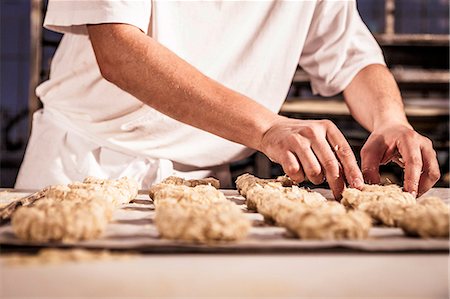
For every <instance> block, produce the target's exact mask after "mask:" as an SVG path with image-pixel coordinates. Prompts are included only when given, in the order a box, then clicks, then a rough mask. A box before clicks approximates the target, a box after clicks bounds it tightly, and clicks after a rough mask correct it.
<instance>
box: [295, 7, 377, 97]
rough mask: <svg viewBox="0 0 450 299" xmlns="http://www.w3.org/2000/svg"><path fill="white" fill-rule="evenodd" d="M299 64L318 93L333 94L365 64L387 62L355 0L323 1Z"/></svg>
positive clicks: (312, 23) (347, 82)
mask: <svg viewBox="0 0 450 299" xmlns="http://www.w3.org/2000/svg"><path fill="white" fill-rule="evenodd" d="M299 64H300V66H301V67H302V68H303V69H304V70H305V71H306V72H307V73H308V74H309V77H310V80H311V88H312V91H313V93H314V94H321V95H322V96H332V95H335V94H338V93H340V92H342V91H343V90H344V89H345V88H346V87H347V85H348V84H350V82H351V81H352V79H353V78H354V77H355V75H356V74H357V73H358V72H359V71H360V70H361V69H363V68H364V67H366V66H368V65H370V64H382V65H385V61H384V57H383V53H382V51H381V49H380V47H379V45H378V43H377V42H376V40H375V38H374V37H373V36H372V34H371V33H370V31H369V29H368V28H367V27H366V25H365V24H364V23H363V21H362V20H361V17H360V15H359V13H358V10H357V8H356V3H355V1H320V2H318V4H317V7H316V11H315V13H314V17H313V20H312V22H311V25H310V28H309V31H308V36H307V38H306V41H305V45H304V48H303V52H302V54H301V56H300V61H299Z"/></svg>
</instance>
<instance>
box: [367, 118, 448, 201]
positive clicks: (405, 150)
mask: <svg viewBox="0 0 450 299" xmlns="http://www.w3.org/2000/svg"><path fill="white" fill-rule="evenodd" d="M361 159H362V171H363V174H364V178H365V180H366V182H367V183H369V184H378V183H380V173H379V166H380V165H382V164H383V165H384V164H387V163H389V162H391V161H393V162H396V163H397V164H399V165H400V166H402V167H404V168H405V181H404V190H405V191H407V192H410V193H411V194H413V195H414V196H417V195H419V196H420V195H422V194H423V193H425V192H426V191H428V190H429V189H430V188H431V187H433V185H434V184H435V183H436V182H437V181H438V180H439V177H440V172H439V164H438V161H437V159H436V152H435V151H434V149H433V145H432V143H431V141H430V140H429V139H428V138H426V137H424V136H421V135H420V134H419V133H417V132H416V131H414V129H413V128H412V127H411V126H410V125H409V124H403V123H401V124H384V125H383V126H382V127H381V128H377V129H375V130H374V131H373V132H372V134H371V135H370V136H369V139H368V140H367V142H366V144H365V145H364V147H363V148H362V150H361Z"/></svg>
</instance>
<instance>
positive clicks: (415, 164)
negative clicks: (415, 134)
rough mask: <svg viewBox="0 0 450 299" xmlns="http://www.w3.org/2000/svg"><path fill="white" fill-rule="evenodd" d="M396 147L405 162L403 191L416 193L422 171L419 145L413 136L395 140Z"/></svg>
mask: <svg viewBox="0 0 450 299" xmlns="http://www.w3.org/2000/svg"><path fill="white" fill-rule="evenodd" d="M397 147H398V151H399V153H400V155H401V156H402V159H403V161H404V162H405V179H404V185H403V188H404V189H405V191H407V192H409V193H411V194H413V195H414V196H416V195H417V192H418V191H419V180H420V175H421V172H422V166H423V163H422V152H421V149H420V145H419V144H418V143H417V142H416V140H414V138H403V139H402V140H401V141H399V142H397Z"/></svg>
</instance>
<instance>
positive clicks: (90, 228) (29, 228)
mask: <svg viewBox="0 0 450 299" xmlns="http://www.w3.org/2000/svg"><path fill="white" fill-rule="evenodd" d="M112 212H113V205H112V204H111V203H109V202H107V201H105V200H103V199H100V198H92V199H88V200H64V199H61V198H48V197H46V198H43V199H41V200H39V201H37V202H36V203H35V204H34V205H33V206H30V207H22V208H19V209H18V210H17V211H16V212H15V213H14V214H13V216H12V221H11V222H12V228H13V230H14V233H15V234H16V235H17V236H18V237H19V238H20V239H22V240H25V241H32V242H52V241H58V242H59V241H60V242H64V243H65V242H75V241H79V240H87V239H94V238H96V237H98V236H100V235H101V233H102V232H103V231H104V230H105V228H106V225H107V223H108V221H109V220H110V219H111V217H112Z"/></svg>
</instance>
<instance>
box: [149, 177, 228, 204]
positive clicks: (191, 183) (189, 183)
mask: <svg viewBox="0 0 450 299" xmlns="http://www.w3.org/2000/svg"><path fill="white" fill-rule="evenodd" d="M166 185H177V186H186V187H196V186H200V185H206V186H212V187H214V188H215V189H219V188H220V182H219V180H218V179H215V178H212V177H210V178H205V179H200V180H185V179H183V178H180V177H176V176H170V177H168V178H166V179H164V180H163V181H162V182H161V183H159V184H155V185H153V186H152V187H151V188H150V190H149V196H150V198H152V199H153V197H154V196H155V193H157V192H158V191H159V190H160V189H165V188H166Z"/></svg>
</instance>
